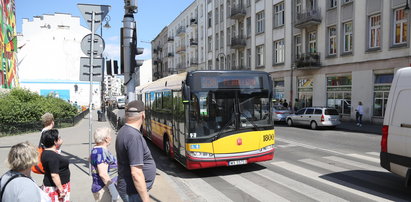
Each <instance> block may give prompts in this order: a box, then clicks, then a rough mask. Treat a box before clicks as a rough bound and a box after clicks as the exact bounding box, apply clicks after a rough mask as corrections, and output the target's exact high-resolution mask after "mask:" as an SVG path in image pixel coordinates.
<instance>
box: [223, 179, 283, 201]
mask: <svg viewBox="0 0 411 202" xmlns="http://www.w3.org/2000/svg"><path fill="white" fill-rule="evenodd" d="M220 177H221V178H222V179H224V180H225V181H227V182H228V183H230V184H232V185H233V186H235V187H237V188H238V189H240V190H241V191H243V192H245V193H247V194H249V195H250V196H252V197H254V198H256V199H257V200H259V201H267V202H271V201H288V200H287V199H285V198H283V197H281V196H279V195H277V194H275V193H273V192H271V191H269V190H267V189H266V188H264V187H261V186H259V185H256V184H255V183H253V182H251V181H249V180H247V179H245V178H244V177H241V176H239V175H225V176H220Z"/></svg>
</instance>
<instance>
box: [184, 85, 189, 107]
mask: <svg viewBox="0 0 411 202" xmlns="http://www.w3.org/2000/svg"><path fill="white" fill-rule="evenodd" d="M189 102H190V86H187V85H185V84H184V83H183V103H184V104H188V103H189Z"/></svg>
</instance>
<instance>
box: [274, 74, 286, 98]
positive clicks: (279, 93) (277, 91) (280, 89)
mask: <svg viewBox="0 0 411 202" xmlns="http://www.w3.org/2000/svg"><path fill="white" fill-rule="evenodd" d="M274 99H275V100H276V102H279V101H280V100H284V80H283V79H281V80H274Z"/></svg>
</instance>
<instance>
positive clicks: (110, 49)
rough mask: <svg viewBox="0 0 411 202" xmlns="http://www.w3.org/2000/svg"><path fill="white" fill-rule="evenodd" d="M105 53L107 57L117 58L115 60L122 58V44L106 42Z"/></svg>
mask: <svg viewBox="0 0 411 202" xmlns="http://www.w3.org/2000/svg"><path fill="white" fill-rule="evenodd" d="M103 55H104V56H105V57H107V58H108V59H115V60H118V59H120V45H119V44H106V47H105V49H104V54H103Z"/></svg>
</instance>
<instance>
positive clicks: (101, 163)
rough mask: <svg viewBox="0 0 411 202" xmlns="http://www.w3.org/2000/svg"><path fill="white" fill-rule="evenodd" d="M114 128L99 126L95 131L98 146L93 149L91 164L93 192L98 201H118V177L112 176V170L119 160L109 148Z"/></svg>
mask: <svg viewBox="0 0 411 202" xmlns="http://www.w3.org/2000/svg"><path fill="white" fill-rule="evenodd" d="M113 134H114V132H113V130H111V129H110V128H108V127H104V128H97V129H96V131H95V132H94V141H95V143H96V146H94V148H93V149H92V150H91V155H90V164H91V175H92V177H93V183H92V186H91V192H92V193H93V196H94V199H95V201H96V202H102V201H110V202H111V201H117V200H118V199H119V194H118V191H117V188H116V186H115V183H116V178H113V179H111V178H110V175H109V173H110V171H112V170H113V169H116V168H117V160H116V158H115V157H114V155H112V154H111V153H110V151H109V150H108V146H109V145H110V143H111V136H112V135H113Z"/></svg>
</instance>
